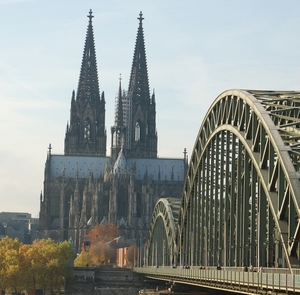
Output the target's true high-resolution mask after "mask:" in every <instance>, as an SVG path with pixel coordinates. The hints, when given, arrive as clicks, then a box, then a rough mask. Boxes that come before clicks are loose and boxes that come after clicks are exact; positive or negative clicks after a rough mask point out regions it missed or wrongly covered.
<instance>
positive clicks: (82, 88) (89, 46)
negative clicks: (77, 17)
mask: <svg viewBox="0 0 300 295" xmlns="http://www.w3.org/2000/svg"><path fill="white" fill-rule="evenodd" d="M87 17H88V18H89V24H88V28H87V33H86V39H85V44H84V50H83V57H82V63H81V70H80V76H79V83H78V91H77V100H79V101H91V100H94V101H95V100H99V99H100V94H99V82H98V72H97V60H96V50H95V41H94V32H93V25H92V19H93V17H94V16H93V14H92V10H90V12H89V15H88V16H87Z"/></svg>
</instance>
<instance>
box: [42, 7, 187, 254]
mask: <svg viewBox="0 0 300 295" xmlns="http://www.w3.org/2000/svg"><path fill="white" fill-rule="evenodd" d="M92 19H93V15H92V11H90V12H89V15H88V27H87V33H86V39H85V44H84V50H83V57H82V63H81V69H80V75H79V82H78V88H77V92H76V93H75V91H74V90H73V92H72V97H71V110H70V121H69V122H68V123H67V126H66V133H65V141H64V154H62V155H55V154H52V153H51V144H50V145H49V148H48V152H47V159H46V163H45V171H44V188H43V192H41V194H40V216H39V234H40V236H41V237H42V238H48V237H49V238H52V239H54V240H56V241H61V240H66V239H70V238H72V240H73V241H74V244H75V246H76V247H77V249H78V250H79V249H80V246H81V245H82V242H83V240H84V236H85V235H86V233H87V232H88V231H89V229H90V228H91V227H93V226H95V225H97V224H100V223H114V224H116V225H117V226H118V229H119V233H120V235H122V236H124V237H126V238H135V239H137V240H141V239H145V238H146V237H147V235H148V229H149V225H150V221H151V217H152V210H153V208H154V205H155V203H156V202H157V200H158V199H159V198H161V197H181V195H182V190H183V185H184V179H185V172H186V168H187V155H186V152H185V151H184V156H183V157H182V158H176V159H175V158H158V157H157V141H158V137H157V130H156V99H155V94H154V93H153V94H152V95H150V90H149V79H148V69H147V59H146V51H145V41H144V32H143V19H144V18H143V15H142V13H140V15H139V17H138V21H139V25H138V31H137V37H136V43H135V48H134V54H133V61H132V67H131V73H130V79H129V86H128V90H127V91H125V90H123V89H122V85H121V79H120V81H119V85H118V86H117V85H116V86H117V87H116V89H118V95H117V97H116V98H114V99H113V100H114V101H115V102H114V103H115V118H114V123H113V126H112V127H111V129H110V131H111V143H110V149H111V150H110V156H107V154H106V145H107V133H106V127H105V103H106V101H105V95H104V92H102V93H101V94H100V89H99V82H98V72H97V60H96V50H95V42H94V33H93V22H92ZM109 103H111V100H109Z"/></svg>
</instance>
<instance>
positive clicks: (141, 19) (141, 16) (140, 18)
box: [137, 11, 144, 26]
mask: <svg viewBox="0 0 300 295" xmlns="http://www.w3.org/2000/svg"><path fill="white" fill-rule="evenodd" d="M137 19H138V20H139V21H140V26H141V25H142V23H143V19H144V18H143V13H142V12H141V11H140V17H138V18H137Z"/></svg>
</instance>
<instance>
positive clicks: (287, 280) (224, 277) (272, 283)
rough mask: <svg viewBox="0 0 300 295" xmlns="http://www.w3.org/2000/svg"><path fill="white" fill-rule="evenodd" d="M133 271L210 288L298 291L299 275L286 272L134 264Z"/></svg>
mask: <svg viewBox="0 0 300 295" xmlns="http://www.w3.org/2000/svg"><path fill="white" fill-rule="evenodd" d="M134 271H135V272H138V273H143V274H145V275H146V276H147V277H151V278H154V279H158V280H164V281H170V282H172V283H182V284H188V285H195V286H203V287H206V288H212V289H219V290H220V289H221V290H228V291H232V292H238V293H240V294H241V292H243V293H244V294H253V293H258V292H260V291H263V292H267V291H269V292H268V293H269V294H272V293H273V292H274V293H297V294H300V275H299V274H288V273H275V272H271V270H270V269H268V271H267V272H259V273H258V272H244V271H241V270H237V269H236V270H230V269H222V270H217V269H205V270H204V269H199V267H192V268H189V269H183V268H171V267H159V268H156V267H145V268H141V267H136V268H134Z"/></svg>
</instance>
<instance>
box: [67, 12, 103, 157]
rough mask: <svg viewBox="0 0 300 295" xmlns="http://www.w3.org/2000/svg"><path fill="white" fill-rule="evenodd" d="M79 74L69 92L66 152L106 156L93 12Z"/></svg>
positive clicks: (90, 14)
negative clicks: (74, 85) (69, 111)
mask: <svg viewBox="0 0 300 295" xmlns="http://www.w3.org/2000/svg"><path fill="white" fill-rule="evenodd" d="M88 18H89V24H88V28H87V33H86V39H85V46H84V51H83V58H82V64H81V70H80V76H79V83H78V90H77V95H76V99H75V91H73V94H72V101H71V114H70V125H69V124H68V125H67V130H66V136H65V155H85V156H92V155H97V156H105V155H106V130H105V99H104V92H102V94H101V97H100V92H99V83H98V72H97V61H96V51H95V43H94V33H93V25H92V18H93V15H92V11H91V10H90V13H89V15H88Z"/></svg>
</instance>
